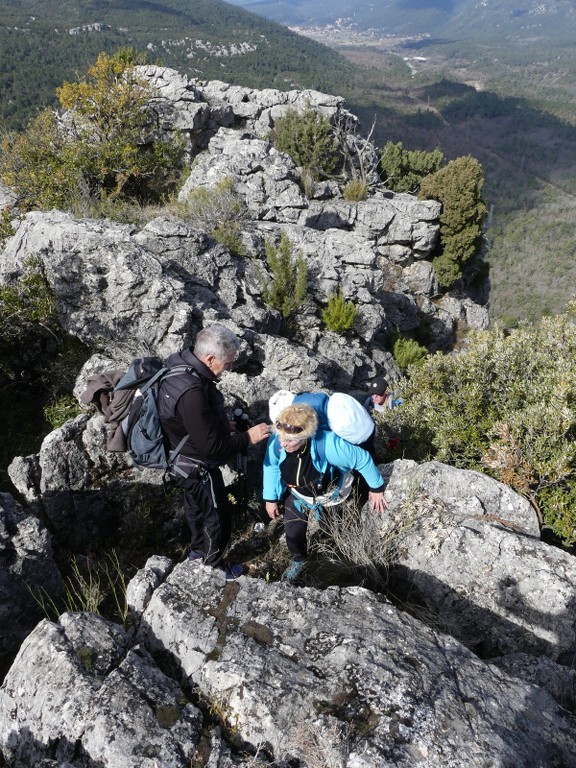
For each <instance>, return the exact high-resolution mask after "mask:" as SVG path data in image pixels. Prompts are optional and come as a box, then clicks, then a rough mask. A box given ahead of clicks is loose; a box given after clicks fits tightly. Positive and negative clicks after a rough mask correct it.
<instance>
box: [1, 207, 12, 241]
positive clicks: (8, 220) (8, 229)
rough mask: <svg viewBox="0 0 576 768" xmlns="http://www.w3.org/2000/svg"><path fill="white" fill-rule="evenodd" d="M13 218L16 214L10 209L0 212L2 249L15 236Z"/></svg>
mask: <svg viewBox="0 0 576 768" xmlns="http://www.w3.org/2000/svg"><path fill="white" fill-rule="evenodd" d="M13 218H14V214H13V213H12V212H11V211H10V210H9V209H8V208H3V209H2V210H1V211H0V248H1V247H2V246H3V245H4V243H5V241H6V240H8V238H10V237H12V235H13V234H14V227H13V226H12V219H13Z"/></svg>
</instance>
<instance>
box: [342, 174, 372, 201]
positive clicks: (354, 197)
mask: <svg viewBox="0 0 576 768" xmlns="http://www.w3.org/2000/svg"><path fill="white" fill-rule="evenodd" d="M369 189H370V185H369V184H368V182H367V181H366V180H365V179H352V180H351V181H349V182H348V184H346V186H345V187H344V190H343V191H342V195H343V197H344V200H349V201H350V202H353V203H357V202H359V201H360V200H366V198H367V197H368V192H369Z"/></svg>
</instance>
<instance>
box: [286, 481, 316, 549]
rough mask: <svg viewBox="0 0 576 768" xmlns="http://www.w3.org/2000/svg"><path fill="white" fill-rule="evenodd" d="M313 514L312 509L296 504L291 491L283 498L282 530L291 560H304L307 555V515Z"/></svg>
mask: <svg viewBox="0 0 576 768" xmlns="http://www.w3.org/2000/svg"><path fill="white" fill-rule="evenodd" d="M314 514H315V511H314V510H313V509H306V508H305V507H304V506H303V505H300V504H298V502H297V501H296V499H295V498H294V496H292V494H291V493H289V494H288V495H287V496H286V497H285V498H284V531H285V533H286V546H287V547H288V551H289V552H290V555H291V557H292V560H306V558H307V557H308V543H307V538H306V537H307V533H308V515H314Z"/></svg>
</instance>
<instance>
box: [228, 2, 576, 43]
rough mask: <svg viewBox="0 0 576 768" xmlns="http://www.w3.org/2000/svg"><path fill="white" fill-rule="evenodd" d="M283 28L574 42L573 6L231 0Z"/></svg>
mask: <svg viewBox="0 0 576 768" xmlns="http://www.w3.org/2000/svg"><path fill="white" fill-rule="evenodd" d="M230 2H232V3H234V4H235V5H241V6H242V7H244V8H246V9H248V10H250V11H253V12H254V13H257V14H259V15H261V16H265V17H266V18H268V19H272V20H274V21H277V22H280V23H281V24H286V25H288V26H301V27H313V26H326V25H338V26H339V27H341V28H344V29H346V28H348V29H350V30H352V31H356V32H366V31H368V30H372V31H373V32H375V33H378V34H384V35H431V36H434V37H443V38H445V37H451V36H455V35H457V36H458V37H461V38H462V37H463V38H474V39H481V38H483V37H490V38H493V37H494V36H498V37H506V36H508V37H510V36H511V37H514V38H519V39H534V38H537V37H540V36H544V37H559V38H563V39H567V38H574V31H575V29H576V4H575V3H574V0H546V2H541V0H480V2H478V0H258V1H257V2H254V1H253V0H230Z"/></svg>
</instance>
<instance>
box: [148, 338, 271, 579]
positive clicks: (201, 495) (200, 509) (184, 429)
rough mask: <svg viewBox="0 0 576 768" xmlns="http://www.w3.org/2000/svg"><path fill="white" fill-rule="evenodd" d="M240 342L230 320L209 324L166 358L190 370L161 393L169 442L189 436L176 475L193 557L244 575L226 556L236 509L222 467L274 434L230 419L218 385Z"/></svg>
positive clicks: (169, 379) (231, 573)
mask: <svg viewBox="0 0 576 768" xmlns="http://www.w3.org/2000/svg"><path fill="white" fill-rule="evenodd" d="M239 348H240V340H239V339H238V337H237V336H236V335H235V334H234V333H233V332H232V331H231V330H230V329H229V328H226V326H224V325H220V324H215V325H211V326H209V327H207V328H204V329H203V330H201V331H200V332H199V333H198V335H197V336H196V340H195V343H194V347H193V348H192V347H187V348H186V349H184V350H183V351H182V352H178V353H176V354H173V355H171V356H170V357H169V358H168V359H167V360H166V365H167V366H168V367H170V368H173V367H174V366H181V365H184V366H186V367H187V369H188V370H187V371H186V373H185V374H182V375H176V376H171V377H166V378H165V379H163V381H162V383H161V385H160V396H159V399H158V402H159V411H160V419H161V421H162V427H163V430H164V434H165V435H166V437H167V440H168V443H169V446H170V448H171V449H174V448H176V447H177V446H178V445H179V443H181V441H182V440H183V439H184V438H185V437H186V436H187V439H186V441H185V442H184V445H183V447H182V449H181V453H180V454H179V456H178V458H177V460H176V466H175V471H174V472H173V479H174V482H175V483H176V484H177V485H179V486H180V487H181V488H182V489H183V491H184V516H185V519H186V522H187V524H188V527H189V528H190V531H191V541H190V552H189V555H188V557H189V558H190V559H192V560H202V561H203V562H204V563H205V564H206V565H211V566H213V567H215V568H220V569H221V570H223V571H224V573H225V575H226V578H227V579H234V578H236V577H237V576H239V575H240V574H241V573H242V568H241V566H239V565H232V564H230V563H227V562H225V561H224V559H223V557H224V552H225V550H226V547H227V546H228V543H229V541H230V535H231V531H232V510H231V505H230V502H229V500H228V494H227V492H226V488H225V486H224V480H223V478H222V471H221V469H220V467H221V466H222V465H223V464H225V463H226V462H227V461H229V460H230V459H232V458H233V457H234V456H235V455H237V454H238V453H245V452H246V450H247V448H248V446H249V445H254V444H255V443H258V442H260V441H261V440H264V439H265V438H267V437H268V436H269V435H270V427H269V425H268V424H265V423H261V424H256V425H255V426H253V427H250V429H248V430H247V431H244V432H236V431H234V428H233V425H232V424H231V423H230V421H229V420H228V416H227V414H226V411H225V407H224V397H223V395H222V393H221V392H220V391H219V390H218V388H217V386H216V385H217V383H218V381H219V380H220V376H221V375H222V373H224V371H228V370H230V369H231V367H232V365H233V363H234V360H235V359H236V355H237V354H238V350H239Z"/></svg>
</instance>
